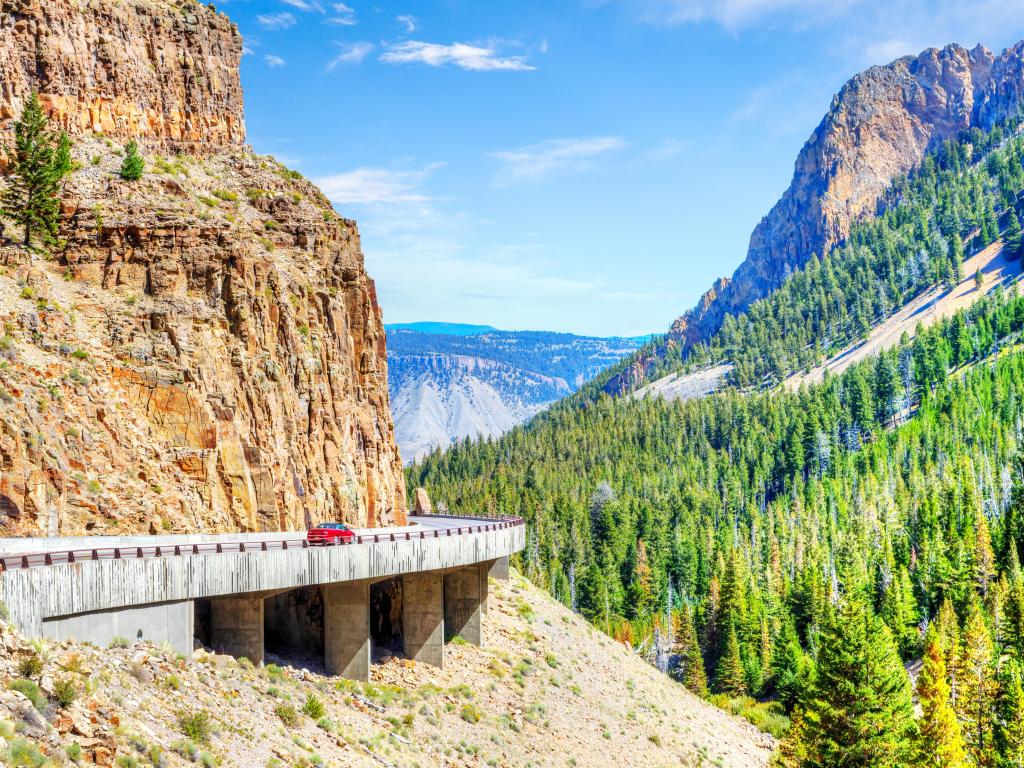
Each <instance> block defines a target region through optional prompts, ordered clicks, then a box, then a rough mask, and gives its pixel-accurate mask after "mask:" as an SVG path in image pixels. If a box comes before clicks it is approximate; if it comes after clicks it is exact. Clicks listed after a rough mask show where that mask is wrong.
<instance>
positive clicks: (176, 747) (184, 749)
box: [171, 741, 199, 763]
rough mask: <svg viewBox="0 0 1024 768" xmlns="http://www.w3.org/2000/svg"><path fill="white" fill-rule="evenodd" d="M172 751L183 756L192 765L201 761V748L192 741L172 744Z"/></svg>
mask: <svg viewBox="0 0 1024 768" xmlns="http://www.w3.org/2000/svg"><path fill="white" fill-rule="evenodd" d="M171 751H172V752H175V753H176V754H179V755H181V756H182V757H183V758H185V759H186V760H188V761H189V762H190V763H194V762H195V761H196V760H198V759H199V747H197V746H196V745H195V744H193V743H192V742H191V741H176V742H174V743H173V744H171Z"/></svg>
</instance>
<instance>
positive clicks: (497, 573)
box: [490, 556, 509, 581]
mask: <svg viewBox="0 0 1024 768" xmlns="http://www.w3.org/2000/svg"><path fill="white" fill-rule="evenodd" d="M490 577H491V578H492V579H497V580H498V581H508V579H509V575H508V557H507V556H506V557H499V558H498V559H497V560H492V561H491V570H490Z"/></svg>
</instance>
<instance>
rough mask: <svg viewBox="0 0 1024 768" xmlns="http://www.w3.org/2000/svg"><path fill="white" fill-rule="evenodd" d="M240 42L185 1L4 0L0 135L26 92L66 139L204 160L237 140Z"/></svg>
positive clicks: (229, 27) (218, 20) (226, 25)
mask: <svg viewBox="0 0 1024 768" xmlns="http://www.w3.org/2000/svg"><path fill="white" fill-rule="evenodd" d="M241 55H242V38H241V36H240V35H239V33H238V29H237V28H236V27H235V25H234V24H232V23H231V21H230V20H229V19H228V18H227V17H226V16H224V15H222V14H218V13H216V12H213V11H211V10H209V9H208V8H207V7H205V6H203V5H200V4H199V3H196V2H192V1H191V0H183V1H182V2H174V1H173V0H128V1H123V0H88V2H83V3H79V2H72V0H5V2H4V3H3V4H2V5H0V131H2V130H3V129H4V128H6V127H8V125H9V123H10V121H11V120H12V119H13V118H14V117H16V116H17V115H18V114H19V113H20V111H21V108H22V106H23V104H24V100H25V98H26V97H27V96H28V95H29V94H30V93H31V92H32V90H33V89H36V90H38V91H39V94H40V98H41V100H42V101H43V103H44V105H45V106H46V107H47V108H48V109H49V111H50V113H51V116H52V119H53V120H54V121H55V123H56V124H58V125H59V126H60V127H62V128H63V129H64V130H66V131H67V132H68V133H69V134H71V135H73V136H74V135H84V134H103V135H105V136H109V137H111V138H115V139H129V138H132V139H138V140H140V141H141V142H142V143H143V144H144V145H146V146H148V147H149V148H152V149H156V148H162V149H165V150H175V151H177V150H183V151H191V152H207V151H211V150H212V149H216V148H219V147H225V146H235V145H240V144H242V142H243V141H244V140H245V120H244V118H243V109H242V87H241V83H240V80H239V75H238V63H239V60H240V58H241Z"/></svg>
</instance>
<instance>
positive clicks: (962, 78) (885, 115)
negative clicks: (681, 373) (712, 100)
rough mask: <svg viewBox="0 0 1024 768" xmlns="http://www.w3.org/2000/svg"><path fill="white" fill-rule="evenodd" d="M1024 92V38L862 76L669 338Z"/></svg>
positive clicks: (775, 279)
mask: <svg viewBox="0 0 1024 768" xmlns="http://www.w3.org/2000/svg"><path fill="white" fill-rule="evenodd" d="M1022 90H1024V43H1019V44H1017V45H1016V46H1014V47H1013V48H1010V49H1008V50H1007V51H1004V52H1003V53H1002V54H1001V55H999V56H993V55H992V53H990V52H989V51H988V50H986V49H985V48H983V47H982V46H978V47H976V48H974V49H973V50H967V49H965V48H962V47H960V46H958V45H949V46H946V47H945V48H942V49H936V48H931V49H928V50H926V51H924V52H923V53H921V54H920V55H918V56H907V57H904V58H901V59H898V60H897V61H894V62H892V63H891V64H888V65H886V66H877V67H871V68H870V69H868V70H866V71H864V72H862V73H860V74H859V75H857V76H856V77H854V78H853V79H852V80H850V81H849V82H848V83H847V84H846V85H845V86H844V87H843V89H842V90H841V91H840V92H839V93H838V94H837V95H836V96H835V98H834V99H833V101H832V105H831V108H830V109H829V112H828V114H827V115H825V118H824V119H823V120H822V121H821V124H820V125H819V126H818V127H817V128H816V129H815V131H814V133H813V134H811V137H810V138H809V139H808V140H807V143H806V144H805V145H804V147H803V149H802V150H801V151H800V154H799V156H798V157H797V161H796V168H795V171H794V174H793V181H792V183H791V184H790V186H789V189H787V190H786V192H785V194H783V196H782V198H781V199H780V200H779V202H778V203H776V204H775V206H774V207H773V208H772V210H771V211H770V212H769V213H768V215H767V216H765V218H764V219H762V220H761V222H760V223H759V224H758V225H757V227H756V228H755V229H754V232H753V234H752V235H751V237H750V247H749V250H748V252H747V257H746V259H745V260H744V262H743V263H742V264H741V265H740V267H739V268H738V269H737V270H736V272H735V273H734V274H733V276H732V278H731V279H727V280H726V279H723V280H720V281H719V282H718V283H716V285H715V286H714V287H713V288H712V289H711V290H710V291H708V293H707V294H705V296H704V297H703V298H702V299H701V301H700V303H699V304H698V306H697V307H695V308H694V309H692V310H690V311H689V312H688V313H686V314H685V315H683V316H682V317H680V318H679V319H678V320H677V321H676V322H675V323H674V324H673V326H672V328H671V330H670V333H669V337H670V339H674V340H676V341H679V342H681V343H683V344H692V343H694V342H696V341H698V340H700V339H706V338H708V337H709V336H710V335H711V334H712V333H714V332H715V331H716V330H717V329H718V327H719V325H720V324H721V322H722V318H723V317H724V316H725V314H726V313H729V312H735V311H742V310H743V309H745V308H746V307H747V306H749V305H750V303H751V302H753V301H756V300H757V299H759V298H762V297H763V296H765V295H767V294H768V293H769V292H770V291H772V290H773V289H774V288H776V287H777V286H778V285H779V284H780V283H781V282H782V281H783V280H784V279H785V278H786V276H787V275H788V274H789V273H790V272H791V271H792V270H794V269H797V268H799V267H801V266H803V264H804V263H805V262H806V261H807V260H808V259H809V258H810V256H811V254H813V253H817V254H824V253H826V252H827V251H828V250H829V249H831V248H832V247H833V246H834V245H836V244H837V243H840V242H842V240H843V239H844V238H845V237H846V236H847V235H848V234H849V231H850V225H851V224H852V223H853V222H855V221H856V220H857V219H859V218H862V217H864V216H869V215H872V214H873V213H875V212H876V210H877V207H878V201H879V196H880V195H881V194H882V193H883V192H884V190H885V189H886V188H887V187H888V186H889V184H890V183H891V182H892V180H893V179H894V178H896V177H897V176H899V175H901V174H904V173H906V172H908V171H910V170H911V169H913V168H914V167H915V166H916V165H917V164H918V163H919V162H920V161H921V160H922V158H923V157H924V155H925V154H926V153H927V152H928V151H930V150H932V149H934V148H935V147H936V146H938V145H939V144H941V143H942V142H943V141H944V140H946V139H948V138H951V137H954V136H956V135H957V134H958V133H959V132H961V131H963V130H965V129H967V128H971V127H973V126H982V127H988V126H991V125H992V124H994V123H995V122H997V121H998V120H1000V119H1002V118H1004V117H1006V116H1007V115H1009V114H1011V113H1014V112H1016V110H1017V109H1019V106H1020V103H1021V93H1022ZM612 386H613V387H614V386H617V383H616V382H613V383H612Z"/></svg>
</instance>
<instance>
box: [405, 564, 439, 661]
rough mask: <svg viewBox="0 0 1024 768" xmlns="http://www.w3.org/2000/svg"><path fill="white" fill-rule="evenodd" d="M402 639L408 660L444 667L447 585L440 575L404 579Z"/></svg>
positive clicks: (413, 576) (432, 572)
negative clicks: (445, 589) (445, 597)
mask: <svg viewBox="0 0 1024 768" xmlns="http://www.w3.org/2000/svg"><path fill="white" fill-rule="evenodd" d="M402 635H403V639H404V642H405V655H406V656H407V657H408V658H410V659H413V660H414V661H418V662H421V663H423V664H432V665H433V666H435V667H441V666H444V582H443V578H442V574H441V572H440V571H428V572H427V573H410V574H407V575H405V576H403V577H402Z"/></svg>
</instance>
